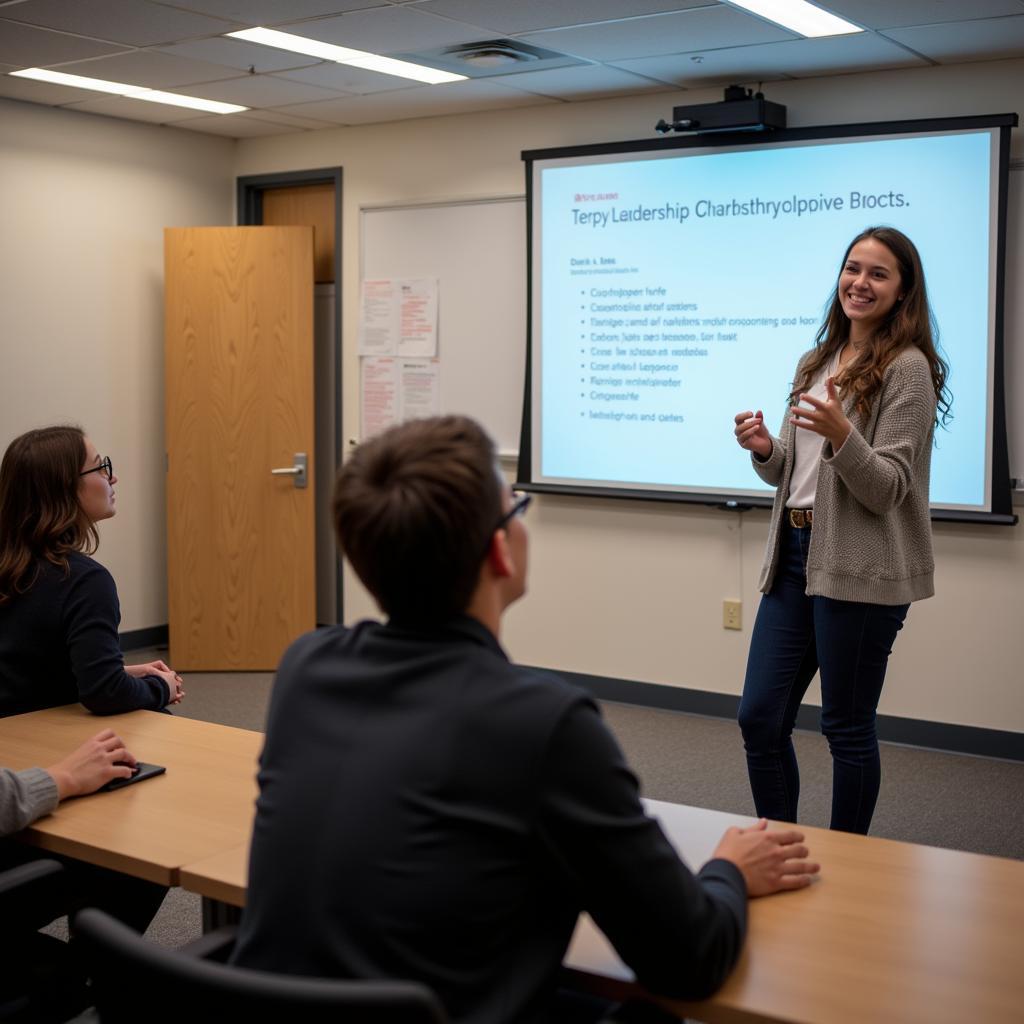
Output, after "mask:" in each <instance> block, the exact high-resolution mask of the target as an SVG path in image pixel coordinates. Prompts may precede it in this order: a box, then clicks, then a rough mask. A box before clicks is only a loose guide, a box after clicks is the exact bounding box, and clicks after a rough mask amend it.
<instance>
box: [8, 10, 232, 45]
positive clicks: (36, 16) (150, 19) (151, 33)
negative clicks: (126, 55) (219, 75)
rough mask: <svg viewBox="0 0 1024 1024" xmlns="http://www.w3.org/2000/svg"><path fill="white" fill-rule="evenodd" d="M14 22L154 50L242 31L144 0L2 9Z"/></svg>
mask: <svg viewBox="0 0 1024 1024" xmlns="http://www.w3.org/2000/svg"><path fill="white" fill-rule="evenodd" d="M0 14H2V15H3V17H5V18H10V19H11V20H12V21H23V22H27V23H29V24H32V25H39V26H42V27H44V28H52V29H59V30H60V31H62V32H75V33H78V34H80V35H85V36H92V37H93V38H96V39H111V40H113V41H114V42H118V43H128V44H129V45H130V46H153V45H155V44H157V43H166V42H175V41H177V40H179V39H183V38H187V37H189V36H208V35H213V34H215V33H221V32H230V31H231V30H232V28H233V27H240V26H237V25H235V23H233V22H229V21H222V20H220V19H214V18H207V17H206V16H204V15H202V14H193V13H191V12H190V11H178V10H175V9H174V8H173V7H164V6H162V5H160V4H151V3H146V2H144V0H27V2H26V3H23V4H16V5H14V6H13V7H4V8H0Z"/></svg>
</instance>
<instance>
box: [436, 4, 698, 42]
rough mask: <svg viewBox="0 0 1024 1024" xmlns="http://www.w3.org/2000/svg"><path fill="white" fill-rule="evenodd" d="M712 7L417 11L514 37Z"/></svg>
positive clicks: (493, 6)
mask: <svg viewBox="0 0 1024 1024" xmlns="http://www.w3.org/2000/svg"><path fill="white" fill-rule="evenodd" d="M714 4H715V0H629V2H628V3H623V0H564V2H560V3H551V0H516V2H515V3H510V2H509V0H426V2H424V3H421V4H420V5H419V9H420V10H423V11H430V12H431V13H434V14H443V15H444V16H445V17H448V18H455V19H457V20H459V21H465V22H468V23H469V24H471V25H479V26H481V27H484V28H487V29H488V30H493V31H495V32H500V33H501V34H503V35H513V34H516V33H520V32H537V31H540V30H541V29H545V28H561V27H563V26H566V25H586V24H591V23H593V22H598V21H607V20H618V19H621V18H627V17H629V18H635V17H638V16H642V15H645V14H661V13H664V12H665V11H682V10H686V9H687V8H690V7H709V6H714Z"/></svg>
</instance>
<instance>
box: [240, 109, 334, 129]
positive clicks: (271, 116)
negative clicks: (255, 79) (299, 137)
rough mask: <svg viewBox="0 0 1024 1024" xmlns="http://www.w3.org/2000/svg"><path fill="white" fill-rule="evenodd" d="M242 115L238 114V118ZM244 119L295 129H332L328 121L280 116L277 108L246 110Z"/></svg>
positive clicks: (287, 115) (292, 115)
mask: <svg viewBox="0 0 1024 1024" xmlns="http://www.w3.org/2000/svg"><path fill="white" fill-rule="evenodd" d="M241 116H242V115H241V114H240V115H239V117H241ZM245 117H246V118H248V119H250V120H256V121H270V122H271V123H273V124H283V125H291V126H292V127H295V128H309V129H311V130H312V129H316V128H333V127H334V125H333V124H331V123H330V122H329V121H317V120H315V119H314V118H312V117H296V116H295V115H294V114H282V113H281V111H280V110H279V109H277V108H275V109H274V110H247V111H246V112H245Z"/></svg>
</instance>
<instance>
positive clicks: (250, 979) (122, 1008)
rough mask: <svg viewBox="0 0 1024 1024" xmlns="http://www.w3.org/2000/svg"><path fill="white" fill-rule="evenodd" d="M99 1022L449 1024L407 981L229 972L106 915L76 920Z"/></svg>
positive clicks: (432, 1000) (427, 995) (426, 994)
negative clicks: (149, 939) (159, 943)
mask: <svg viewBox="0 0 1024 1024" xmlns="http://www.w3.org/2000/svg"><path fill="white" fill-rule="evenodd" d="M75 934H76V936H77V937H78V938H80V939H81V941H82V946H83V950H84V953H85V956H86V961H87V964H88V968H89V972H90V975H91V977H92V981H93V989H94V992H95V997H96V1009H97V1010H98V1011H99V1015H100V1020H101V1021H103V1024H122V1022H124V1024H138V1022H139V1021H140V1020H144V1021H146V1022H147V1024H161V1022H164V1021H167V1022H168V1024H171V1022H173V1024H195V1022H196V1021H205V1020H245V1019H247V1018H251V1019H252V1020H273V1019H275V1018H276V1019H277V1020H280V1021H292V1020H295V1021H301V1022H302V1024H320V1022H327V1021H330V1022H331V1024H345V1022H353V1024H446V1021H447V1017H446V1015H445V1012H444V1010H443V1009H442V1007H441V1004H440V1003H439V1002H438V1000H437V997H436V996H435V995H434V994H433V993H432V992H431V991H430V989H428V988H427V987H426V986H424V985H420V984H417V983H415V982H408V981H335V980H330V979H326V978H302V977H296V976H292V975H280V974H269V973H267V972H264V971H254V970H249V969H247V968H243V967H229V966H227V965H225V964H220V963H211V962H209V961H206V960H200V959H196V958H195V957H190V956H187V955H186V954H184V953H178V952H175V951H173V950H167V949H161V948H160V947H158V946H154V945H153V944H152V943H149V942H147V941H146V940H145V939H143V938H142V936H141V935H139V934H138V933H136V932H134V931H132V930H131V929H130V928H128V927H127V926H125V925H123V924H121V922H120V921H116V920H115V919H114V918H112V917H110V916H109V915H107V914H105V913H103V911H101V910H95V909H91V908H90V909H87V910H83V911H81V912H80V913H79V914H78V915H77V917H76V918H75Z"/></svg>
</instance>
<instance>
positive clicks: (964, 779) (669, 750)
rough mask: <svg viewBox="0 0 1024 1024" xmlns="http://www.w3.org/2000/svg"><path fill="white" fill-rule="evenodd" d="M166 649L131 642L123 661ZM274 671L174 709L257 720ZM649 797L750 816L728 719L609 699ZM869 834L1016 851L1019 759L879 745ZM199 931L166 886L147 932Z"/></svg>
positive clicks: (231, 682)
mask: <svg viewBox="0 0 1024 1024" xmlns="http://www.w3.org/2000/svg"><path fill="white" fill-rule="evenodd" d="M157 657H166V652H165V651H139V652H133V654H132V655H130V656H129V658H128V660H129V661H147V660H149V659H151V658H157ZM272 681H273V676H272V675H271V674H270V673H260V672H248V673H226V672H224V673H191V674H188V675H187V676H186V679H185V689H186V698H185V700H184V701H183V702H182V703H181V704H180V705H179V706H178V707H177V708H175V714H178V715H182V716H184V717H187V718H197V719H202V720H204V721H209V722H218V723H220V724H222V725H232V726H236V727H238V728H242V729H255V730H262V728H263V723H264V719H265V716H266V706H267V699H268V696H269V693H270V686H271V683H272ZM602 709H603V712H604V715H605V719H606V720H607V722H608V724H609V726H610V727H611V728H612V730H613V731H614V732H615V734H616V736H617V737H618V739H619V742H620V744H621V745H622V748H623V750H624V751H625V753H626V757H627V758H628V759H629V762H630V764H631V765H632V766H633V768H634V770H635V771H636V773H637V775H638V776H639V778H640V781H641V786H642V789H643V793H644V795H645V796H648V797H652V798H654V799H657V800H669V801H672V802H675V803H684V804H691V805H694V806H697V807H710V808H714V809H716V810H721V811H729V812H731V813H734V814H748V815H751V816H752V815H753V813H754V805H753V802H752V800H751V798H750V791H749V788H748V786H747V775H746V767H745V764H744V760H743V745H742V741H741V739H740V735H739V730H738V728H737V726H736V724H735V723H734V722H731V721H725V720H723V719H717V718H705V717H702V716H699V715H685V714H680V713H678V712H673V711H658V710H653V709H650V708H641V707H635V706H632V705H625V704H610V703H605V704H604V705H603V706H602ZM795 743H796V747H797V755H798V757H799V761H800V770H801V804H800V821H801V823H803V824H805V825H814V826H820V827H827V826H828V819H829V806H830V801H831V784H832V782H831V780H832V767H831V761H830V759H829V754H828V748H827V746H826V744H825V740H824V739H823V738H822V737H821V736H820V735H817V734H815V733H809V732H798V733H797V734H796V736H795ZM871 833H872V835H876V836H883V837H885V838H889V839H899V840H903V841H906V842H915V843H924V844H926V845H929V846H942V847H948V848H950V849H957V850H967V851H971V852H974V853H984V854H991V855H995V856H999V857H1013V858H1017V859H1024V764H1021V763H1018V762H1012V761H1000V760H995V759H991V758H982V757H971V756H968V755H963V754H951V753H946V752H942V751H934V750H922V749H918V748H912V747H903V746H898V745H896V744H891V743H886V744H882V791H881V794H880V796H879V800H878V808H877V810H876V812H875V817H874V821H873V822H872V826H871ZM199 933H200V910H199V899H198V897H194V896H192V895H191V894H190V893H186V892H183V891H182V890H180V889H174V890H171V892H170V894H169V895H168V897H167V899H166V901H165V902H164V906H163V908H162V909H161V911H160V913H159V914H158V915H157V917H156V919H155V920H154V922H153V924H152V926H151V927H150V930H149V932H148V933H147V934H148V935H149V937H150V938H151V939H153V940H154V941H155V942H158V943H160V944H162V945H166V946H179V945H181V944H182V943H184V942H188V941H191V940H192V939H193V938H195V937H197V936H198V935H199Z"/></svg>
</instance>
